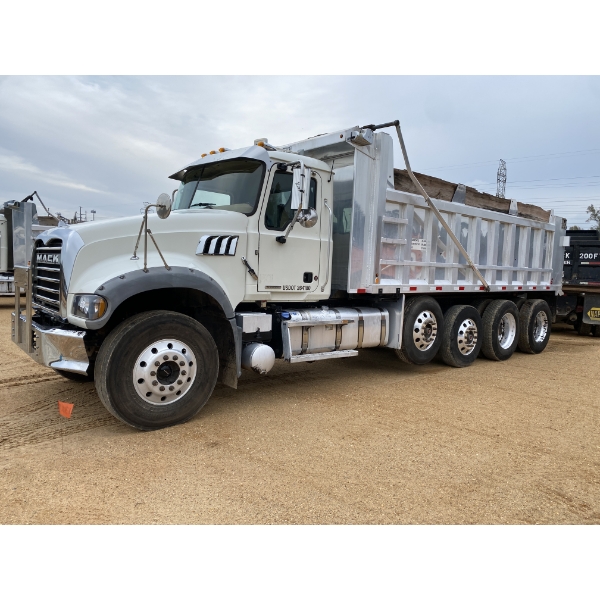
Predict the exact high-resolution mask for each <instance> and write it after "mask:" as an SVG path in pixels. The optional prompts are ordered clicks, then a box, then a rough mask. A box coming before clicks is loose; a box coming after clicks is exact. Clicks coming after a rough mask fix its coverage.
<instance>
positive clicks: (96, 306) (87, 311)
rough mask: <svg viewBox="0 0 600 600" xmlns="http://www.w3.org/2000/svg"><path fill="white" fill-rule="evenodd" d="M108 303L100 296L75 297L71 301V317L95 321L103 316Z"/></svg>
mask: <svg viewBox="0 0 600 600" xmlns="http://www.w3.org/2000/svg"><path fill="white" fill-rule="evenodd" d="M107 306H108V303H107V302H106V300H105V299H104V298H103V297H102V296H96V295H94V294H86V295H85V296H75V298H74V300H73V315H74V316H76V317H83V318H84V319H88V320H90V321H95V320H96V319H99V318H100V317H102V316H103V315H104V313H105V312H106V307H107Z"/></svg>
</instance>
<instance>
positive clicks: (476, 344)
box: [440, 305, 483, 367]
mask: <svg viewBox="0 0 600 600" xmlns="http://www.w3.org/2000/svg"><path fill="white" fill-rule="evenodd" d="M481 333H482V320H481V316H480V315H479V312H478V310H477V309H476V308H474V307H473V306H466V305H465V306H462V305H459V306H453V307H452V308H451V309H450V310H448V312H447V313H446V314H445V315H444V329H443V334H442V346H441V348H440V356H441V358H442V360H443V361H444V362H445V363H446V364H447V365H450V366H451V367H468V366H469V365H471V364H473V362H474V361H475V359H476V358H477V355H478V354H479V351H480V350H481V344H482V343H483V336H482V335H481Z"/></svg>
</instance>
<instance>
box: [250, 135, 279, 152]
mask: <svg viewBox="0 0 600 600" xmlns="http://www.w3.org/2000/svg"><path fill="white" fill-rule="evenodd" d="M254 145H255V146H260V147H261V148H264V149H265V150H277V148H275V146H271V144H269V140H268V139H267V138H258V139H256V140H254Z"/></svg>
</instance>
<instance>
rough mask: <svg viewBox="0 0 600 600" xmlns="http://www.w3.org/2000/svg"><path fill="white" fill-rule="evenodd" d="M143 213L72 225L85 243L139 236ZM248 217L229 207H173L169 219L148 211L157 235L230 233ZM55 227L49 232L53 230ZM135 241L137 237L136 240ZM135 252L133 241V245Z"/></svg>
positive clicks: (149, 222)
mask: <svg viewBox="0 0 600 600" xmlns="http://www.w3.org/2000/svg"><path fill="white" fill-rule="evenodd" d="M142 220H143V217H142V216H141V215H139V216H137V215H136V216H134V217H123V218H119V219H108V220H105V221H93V222H89V223H79V224H77V225H71V226H70V229H72V230H74V231H76V232H77V233H78V234H79V236H80V237H81V239H82V240H83V243H84V244H91V243H93V242H99V241H107V240H111V239H120V238H124V237H132V236H134V237H135V238H137V235H138V233H139V232H140V227H141V225H142ZM246 222H247V217H246V216H245V215H243V214H240V213H236V212H232V211H229V210H215V209H186V210H176V211H173V212H172V213H171V214H170V215H169V217H168V218H167V219H160V218H159V217H158V215H156V214H150V215H148V229H150V230H151V231H152V233H153V234H154V235H155V236H161V235H162V234H169V233H182V232H191V231H194V232H198V239H200V237H201V235H202V234H203V233H212V232H219V233H223V234H226V233H228V231H229V230H231V231H240V229H242V230H245V229H246ZM53 231H54V230H50V231H48V232H47V233H49V234H51V233H52V232H53ZM133 244H134V245H135V241H134V242H133ZM131 251H132V252H133V245H132V247H131Z"/></svg>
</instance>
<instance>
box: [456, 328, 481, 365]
mask: <svg viewBox="0 0 600 600" xmlns="http://www.w3.org/2000/svg"><path fill="white" fill-rule="evenodd" d="M457 342H458V349H459V350H460V353H461V354H463V355H464V356H469V354H471V352H473V350H475V346H477V325H476V324H475V321H473V319H465V320H464V321H463V322H462V323H461V324H460V327H459V328H458V337H457Z"/></svg>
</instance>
